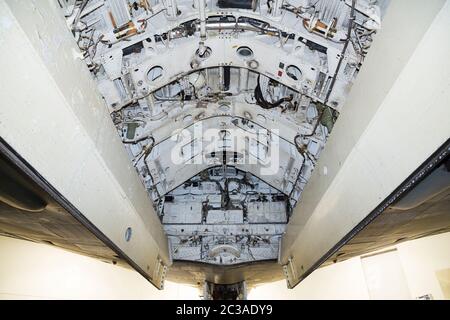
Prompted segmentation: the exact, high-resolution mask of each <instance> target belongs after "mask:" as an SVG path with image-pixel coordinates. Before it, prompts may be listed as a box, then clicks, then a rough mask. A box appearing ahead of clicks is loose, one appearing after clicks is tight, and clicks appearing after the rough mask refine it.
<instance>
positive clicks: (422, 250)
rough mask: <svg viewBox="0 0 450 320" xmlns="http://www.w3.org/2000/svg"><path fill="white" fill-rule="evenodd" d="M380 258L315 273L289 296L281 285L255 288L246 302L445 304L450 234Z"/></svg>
mask: <svg viewBox="0 0 450 320" xmlns="http://www.w3.org/2000/svg"><path fill="white" fill-rule="evenodd" d="M392 249H394V250H395V251H392ZM382 252H385V253H379V254H378V255H370V256H368V255H366V256H365V257H356V258H352V259H349V260H347V261H344V262H340V263H336V264H334V265H331V266H327V267H324V268H320V269H318V270H316V271H314V272H313V273H312V274H311V275H310V276H309V277H308V278H306V279H305V280H304V281H303V282H301V283H300V284H299V285H298V286H297V287H295V288H294V289H292V290H287V289H286V282H285V281H278V282H274V283H271V284H265V285H260V286H258V287H256V288H255V289H253V290H252V291H250V293H249V295H248V298H249V299H370V298H382V299H400V298H408V297H409V298H411V299H416V298H417V297H420V296H423V295H427V294H431V295H432V296H433V299H450V296H449V292H448V290H449V287H448V286H449V284H450V233H444V234H440V235H436V236H431V237H426V238H421V239H418V240H413V241H408V242H405V243H402V244H399V245H397V246H396V247H392V248H389V249H388V250H383V251H382ZM375 259H376V260H375ZM369 260H371V261H369ZM377 268H378V270H377ZM400 272H401V273H402V274H401V273H400ZM394 276H395V281H393V279H392V278H393V277H394ZM389 278H390V279H389ZM401 278H403V279H401ZM438 279H439V280H438ZM274 292H276V295H275V296H274V294H273V293H274ZM445 292H446V295H445Z"/></svg>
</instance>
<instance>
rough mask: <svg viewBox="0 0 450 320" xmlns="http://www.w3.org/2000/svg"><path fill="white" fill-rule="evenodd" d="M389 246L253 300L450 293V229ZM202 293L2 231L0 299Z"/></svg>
mask: <svg viewBox="0 0 450 320" xmlns="http://www.w3.org/2000/svg"><path fill="white" fill-rule="evenodd" d="M391 249H396V250H395V251H392V250H390V251H387V252H385V253H380V254H377V255H370V256H366V257H363V258H361V257H356V258H353V259H349V260H347V261H344V262H340V263H336V264H334V265H331V266H328V267H324V268H321V269H318V270H316V271H315V272H313V273H312V274H311V275H310V276H309V277H308V278H306V279H305V280H304V281H303V282H301V283H300V284H299V285H298V286H297V287H296V288H295V289H293V290H288V289H287V288H286V282H285V281H278V282H274V283H270V284H264V285H260V286H258V287H256V288H255V289H253V290H252V291H250V293H249V295H248V298H249V299H370V298H371V297H374V295H375V297H381V298H401V297H402V298H405V297H410V298H412V299H414V298H416V297H419V296H422V295H426V294H431V295H432V296H433V298H434V299H444V298H447V299H450V296H449V295H448V294H449V292H448V285H449V284H450V233H445V234H441V235H437V236H432V237H427V238H422V239H418V240H414V241H409V242H405V243H403V244H400V245H398V246H396V247H394V248H391ZM383 252H384V251H383ZM388 265H389V267H387V266H388ZM391 268H394V269H395V270H396V273H395V274H394V273H392V272H391V273H390V270H392V269H391ZM386 271H387V272H386ZM399 272H402V274H403V275H402V277H403V278H404V279H403V280H402V281H391V280H389V277H392V276H396V277H397V278H398V274H399ZM377 277H378V278H377ZM400 278H401V277H400ZM438 279H439V280H438ZM400 280H401V279H400ZM386 283H388V284H389V287H387V286H386ZM445 284H447V288H445ZM442 286H443V287H442ZM405 290H406V291H405ZM445 290H447V293H446V294H447V295H446V296H445V295H444V291H445ZM371 292H372V294H371ZM198 294H199V291H197V289H196V288H192V287H188V286H185V285H179V284H176V283H171V282H167V283H166V289H165V290H163V291H158V290H157V289H155V288H154V287H153V286H152V285H151V284H150V283H148V282H147V281H145V280H144V279H143V278H142V277H141V276H140V275H139V274H138V273H136V272H134V271H133V270H128V269H124V268H121V267H118V266H114V265H111V264H107V263H104V262H101V261H98V260H95V259H92V258H88V257H84V256H80V255H78V254H75V253H71V252H67V251H64V250H62V249H58V248H55V247H51V246H49V245H44V244H36V243H32V242H27V241H22V240H16V239H11V238H5V237H0V299H41V298H44V299H198ZM380 295H381V296H380Z"/></svg>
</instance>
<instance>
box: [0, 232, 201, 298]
mask: <svg viewBox="0 0 450 320" xmlns="http://www.w3.org/2000/svg"><path fill="white" fill-rule="evenodd" d="M0 299H198V290H197V289H196V288H192V287H189V286H184V285H179V284H176V283H171V282H166V285H165V290H163V291H159V290H157V289H156V288H155V287H154V286H153V285H152V284H150V283H149V282H147V281H146V280H145V279H144V278H143V277H142V276H141V275H140V274H138V273H137V272H135V271H134V270H131V269H125V268H122V267H119V266H114V265H112V264H108V263H105V262H102V261H99V260H96V259H93V258H88V257H84V256H81V255H78V254H75V253H71V252H68V251H65V250H62V249H59V248H56V247H52V246H49V245H44V244H37V243H33V242H28V241H23V240H16V239H11V238H6V237H0Z"/></svg>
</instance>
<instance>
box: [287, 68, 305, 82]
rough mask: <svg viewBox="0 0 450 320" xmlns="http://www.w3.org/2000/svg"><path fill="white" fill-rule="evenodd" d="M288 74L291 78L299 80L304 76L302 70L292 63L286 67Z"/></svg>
mask: <svg viewBox="0 0 450 320" xmlns="http://www.w3.org/2000/svg"><path fill="white" fill-rule="evenodd" d="M286 74H287V75H288V77H289V78H291V79H293V80H295V81H298V80H300V78H301V77H302V72H301V71H300V69H299V68H298V67H296V66H293V65H290V66H288V67H287V68H286Z"/></svg>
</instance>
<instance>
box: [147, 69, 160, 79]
mask: <svg viewBox="0 0 450 320" xmlns="http://www.w3.org/2000/svg"><path fill="white" fill-rule="evenodd" d="M162 75H163V68H162V67H160V66H154V67H152V68H151V69H150V70H149V71H148V73H147V78H148V80H150V81H151V82H154V81H157V80H158V79H160V78H161V77H162Z"/></svg>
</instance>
